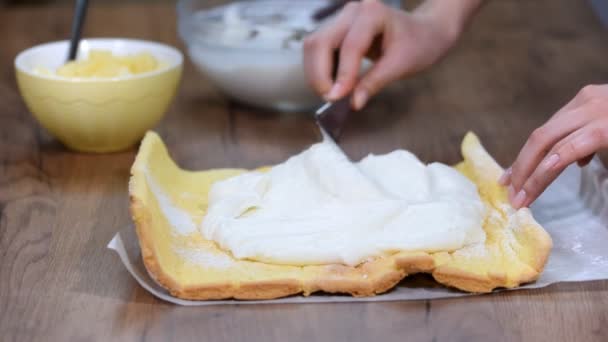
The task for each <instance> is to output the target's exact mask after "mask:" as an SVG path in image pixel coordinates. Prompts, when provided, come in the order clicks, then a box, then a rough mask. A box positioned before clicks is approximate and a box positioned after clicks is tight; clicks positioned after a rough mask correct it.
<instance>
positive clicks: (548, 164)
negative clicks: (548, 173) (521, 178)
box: [543, 153, 559, 169]
mask: <svg viewBox="0 0 608 342" xmlns="http://www.w3.org/2000/svg"><path fill="white" fill-rule="evenodd" d="M557 162H559V155H558V154H557V153H553V154H552V155H550V156H549V158H547V159H546V160H545V162H544V165H543V166H544V168H545V169H552V168H553V167H554V166H555V165H556V164H557Z"/></svg>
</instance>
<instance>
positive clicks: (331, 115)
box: [315, 50, 351, 141]
mask: <svg viewBox="0 0 608 342" xmlns="http://www.w3.org/2000/svg"><path fill="white" fill-rule="evenodd" d="M339 55H340V51H339V50H336V51H335V52H334V67H333V78H334V79H336V74H337V72H338V63H339V62H340V61H339ZM350 98H351V95H347V96H345V97H343V98H341V99H340V100H338V101H334V102H327V103H325V104H324V105H323V106H321V108H319V109H317V111H316V112H315V119H316V121H317V124H318V125H319V127H320V128H321V132H322V133H327V135H329V136H330V137H331V138H332V139H333V140H334V141H338V140H339V139H340V135H341V134H342V128H343V127H344V124H345V123H346V119H348V115H349V114H350V111H351V107H350Z"/></svg>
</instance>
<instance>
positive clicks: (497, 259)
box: [129, 132, 551, 300]
mask: <svg viewBox="0 0 608 342" xmlns="http://www.w3.org/2000/svg"><path fill="white" fill-rule="evenodd" d="M462 153H463V157H464V161H463V162H462V163H461V164H459V165H458V166H457V169H458V170H459V171H461V172H462V173H463V174H464V175H465V176H467V177H468V178H469V179H471V180H472V181H473V182H474V183H475V184H476V185H477V187H478V189H479V193H480V196H481V197H482V199H483V200H484V202H485V203H486V205H487V207H488V209H489V210H488V211H489V214H488V216H487V218H486V220H485V222H484V230H485V232H486V235H487V239H486V242H485V244H484V245H481V246H467V247H464V248H462V249H460V250H457V251H453V252H438V253H424V252H399V253H396V254H393V255H389V256H385V257H380V258H376V259H374V260H369V261H367V262H365V263H362V264H360V265H358V266H356V267H350V266H345V265H316V266H302V267H296V266H281V265H269V264H264V263H260V262H255V261H243V260H237V259H234V258H233V257H232V256H231V255H230V253H227V252H225V251H223V250H221V249H219V247H217V245H215V243H213V242H210V241H205V240H204V239H203V238H202V236H201V235H200V234H198V231H196V232H190V235H186V236H182V235H180V234H177V233H176V232H175V229H174V227H173V226H172V225H171V223H170V219H169V218H168V217H167V215H166V214H165V213H164V212H163V210H161V208H162V206H161V204H160V202H161V200H160V199H159V198H158V194H157V193H155V191H154V189H153V186H152V185H153V184H151V182H157V184H155V185H154V186H155V187H159V188H162V190H163V191H166V192H167V193H166V194H165V195H166V196H167V198H168V199H169V201H170V202H171V203H172V204H173V205H175V206H176V208H178V209H180V210H182V211H183V212H187V213H188V214H189V215H190V217H191V218H192V221H193V222H200V218H201V217H202V216H203V215H204V213H205V209H206V194H207V192H208V190H209V188H210V186H211V184H212V183H213V182H214V181H217V180H219V179H224V178H227V177H230V176H232V175H235V174H238V173H239V172H242V170H241V171H239V170H211V171H202V172H189V171H184V170H182V169H180V168H179V167H178V166H177V165H175V163H174V162H173V161H172V160H171V158H170V157H169V155H168V152H167V150H166V147H165V146H164V144H163V143H162V141H161V140H160V138H159V137H158V135H157V134H156V133H153V132H149V133H148V134H147V135H146V137H145V138H144V140H143V142H142V145H141V147H140V150H139V153H138V155H137V158H136V161H135V163H134V164H133V167H132V169H131V179H130V183H129V195H130V211H131V215H132V218H133V221H134V223H135V227H136V231H137V236H138V240H139V245H140V248H141V254H142V259H143V262H144V265H145V267H146V269H147V270H148V273H149V274H150V275H151V277H152V278H153V279H155V280H156V281H157V282H158V283H159V284H160V285H161V286H162V287H164V288H165V289H167V290H168V291H169V293H170V294H171V295H173V296H175V297H179V298H183V299H192V300H211V299H226V298H236V299H244V300H252V299H272V298H279V297H285V296H289V295H295V294H299V293H301V294H304V295H306V296H307V295H310V294H311V293H314V292H317V291H324V292H329V293H348V294H351V295H353V296H360V297H363V296H373V295H376V294H379V293H383V292H386V291H388V290H390V289H391V288H393V287H394V286H395V285H396V284H397V283H399V281H401V280H402V279H403V278H404V277H406V276H407V275H409V274H414V273H430V274H432V276H433V277H434V278H435V280H436V281H438V282H439V283H441V284H444V285H447V286H452V287H455V288H458V289H460V290H463V291H468V292H480V293H481V292H489V291H492V290H493V289H495V288H498V287H507V288H512V287H516V286H519V285H520V284H523V283H527V282H531V281H534V280H536V279H537V278H538V276H539V274H540V272H542V270H543V267H544V265H545V263H546V261H547V258H548V256H549V252H550V250H551V239H550V237H549V235H548V234H547V233H546V231H545V230H544V229H543V228H542V227H541V226H540V225H539V224H538V223H537V222H536V221H535V220H534V218H533V217H532V215H531V213H530V211H529V210H528V209H520V210H518V211H515V210H513V208H512V207H511V206H510V205H509V204H508V202H507V199H506V193H505V190H504V189H503V188H502V187H500V186H499V185H498V183H497V179H498V177H499V176H500V173H501V172H502V169H501V168H500V167H499V166H498V164H496V162H495V161H494V160H493V159H492V157H491V156H490V155H489V154H488V153H487V152H486V151H485V150H484V149H483V147H482V146H481V144H480V142H479V140H478V139H477V137H476V136H475V135H473V134H472V133H469V134H467V136H466V137H465V139H464V141H463V144H462ZM157 190H158V189H157ZM185 192H187V193H188V194H189V195H191V196H194V197H196V196H198V197H196V198H199V199H200V202H201V204H198V205H193V204H192V203H194V202H196V201H192V200H190V201H184V200H182V199H181V196H180V194H182V193H185ZM165 195H163V196H165ZM164 200H167V199H166V198H165V199H164ZM180 250H181V251H184V250H185V251H192V252H194V253H204V254H203V255H204V256H205V257H204V258H203V259H201V260H198V261H196V260H195V261H193V260H189V259H187V258H185V257H183V255H182V254H180V253H179V251H180ZM213 258H221V261H222V263H219V264H218V263H216V262H214V261H209V260H215V259H213Z"/></svg>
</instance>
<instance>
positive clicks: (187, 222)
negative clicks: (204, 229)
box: [144, 170, 196, 235]
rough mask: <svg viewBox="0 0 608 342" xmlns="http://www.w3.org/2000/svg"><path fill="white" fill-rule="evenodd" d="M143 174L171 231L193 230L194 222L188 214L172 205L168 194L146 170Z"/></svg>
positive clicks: (187, 232) (194, 227) (194, 228)
mask: <svg viewBox="0 0 608 342" xmlns="http://www.w3.org/2000/svg"><path fill="white" fill-rule="evenodd" d="M144 174H145V175H146V180H147V182H148V185H149V186H150V189H151V190H152V193H153V194H154V196H155V197H156V199H157V200H158V205H159V206H160V210H161V211H162V212H163V214H164V216H165V217H166V218H167V220H169V224H171V226H172V227H173V231H174V232H175V233H177V234H180V235H188V234H190V233H193V232H195V231H196V224H194V222H193V221H192V218H191V217H190V215H189V214H188V213H187V212H185V211H183V210H181V209H179V208H177V207H176V206H174V205H173V203H172V202H171V199H170V198H169V196H167V195H166V194H165V192H164V191H163V190H162V188H161V187H160V186H159V185H158V183H156V181H155V180H154V178H153V177H152V176H151V175H150V173H149V172H148V171H147V170H145V171H144Z"/></svg>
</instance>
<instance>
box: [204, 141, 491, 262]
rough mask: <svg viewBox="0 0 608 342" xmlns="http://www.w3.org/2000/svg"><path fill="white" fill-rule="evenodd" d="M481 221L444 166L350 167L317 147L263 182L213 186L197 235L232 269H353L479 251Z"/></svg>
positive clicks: (399, 154) (249, 178) (379, 162)
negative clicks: (257, 265) (239, 265)
mask: <svg viewBox="0 0 608 342" xmlns="http://www.w3.org/2000/svg"><path fill="white" fill-rule="evenodd" d="M484 216H485V206H484V204H483V202H482V201H481V199H480V197H479V194H478V193H477V188H476V186H475V185H474V184H473V183H472V182H471V181H469V180H468V179H467V178H466V177H464V176H463V175H462V174H460V173H459V172H458V171H456V170H455V169H453V168H451V167H449V166H447V165H444V164H441V163H432V164H429V165H424V164H423V163H421V162H420V161H419V160H418V158H416V157H415V156H414V155H413V154H412V153H410V152H407V151H404V150H397V151H394V152H391V153H389V154H386V155H381V156H376V155H369V156H367V157H366V158H364V159H363V160H361V161H360V162H358V163H353V162H351V161H349V160H348V158H347V157H346V156H345V154H344V153H343V152H342V151H341V150H340V149H339V147H338V146H336V145H335V144H334V143H333V142H331V141H328V140H327V139H325V140H324V141H323V142H321V143H318V144H315V145H313V146H311V147H310V148H309V149H308V150H306V151H304V152H302V153H300V154H298V155H296V156H293V157H291V158H289V159H288V160H287V161H286V162H284V163H282V164H279V165H276V166H274V167H273V168H272V169H271V170H270V171H268V172H265V173H262V172H247V173H244V174H241V175H238V176H235V177H232V178H229V179H227V180H224V181H221V182H218V183H215V184H214V185H213V187H212V188H211V192H210V194H209V207H208V212H207V214H206V216H205V217H204V219H203V222H202V224H201V231H202V233H203V235H204V237H205V238H206V239H208V240H213V241H215V242H217V243H218V244H219V245H220V247H222V248H223V249H225V250H229V251H231V252H232V254H233V255H234V256H235V257H236V258H239V259H251V260H257V261H262V262H267V263H274V264H289V265H313V264H331V263H341V264H346V265H357V264H359V263H361V262H363V261H365V260H367V259H369V258H372V257H376V256H380V255H384V254H388V253H393V252H397V251H425V252H436V251H452V250H456V249H459V248H462V247H463V246H466V245H470V244H474V243H481V242H483V241H485V232H484V231H483V229H482V223H483V219H484Z"/></svg>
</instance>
